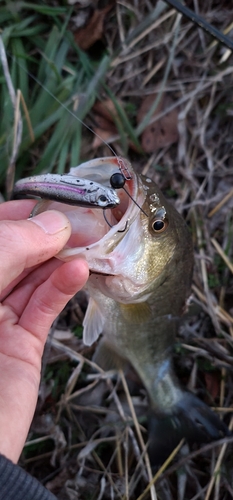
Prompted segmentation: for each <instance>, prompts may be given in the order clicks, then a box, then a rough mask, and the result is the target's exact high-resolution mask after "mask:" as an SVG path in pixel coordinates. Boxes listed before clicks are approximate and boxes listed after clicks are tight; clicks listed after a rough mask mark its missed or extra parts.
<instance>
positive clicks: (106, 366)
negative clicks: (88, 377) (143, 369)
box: [93, 339, 126, 371]
mask: <svg viewBox="0 0 233 500" xmlns="http://www.w3.org/2000/svg"><path fill="white" fill-rule="evenodd" d="M93 361H94V362H95V363H96V364H97V365H99V366H100V368H102V369H103V370H105V371H110V370H120V369H124V367H125V364H126V361H125V360H124V359H123V358H122V357H121V356H120V355H118V353H117V352H116V351H115V350H114V349H113V348H112V347H110V346H109V344H108V343H107V342H106V341H105V340H104V339H101V341H100V343H99V344H98V346H97V349H96V351H95V354H94V356H93Z"/></svg>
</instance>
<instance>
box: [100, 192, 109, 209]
mask: <svg viewBox="0 0 233 500" xmlns="http://www.w3.org/2000/svg"><path fill="white" fill-rule="evenodd" d="M107 202H108V199H107V197H106V196H105V195H104V194H101V195H100V196H99V198H98V204H99V206H100V207H105V206H106V205H107Z"/></svg>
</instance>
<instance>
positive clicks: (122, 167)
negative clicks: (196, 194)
mask: <svg viewBox="0 0 233 500" xmlns="http://www.w3.org/2000/svg"><path fill="white" fill-rule="evenodd" d="M6 53H7V55H8V56H9V57H10V58H11V59H12V60H13V61H14V62H16V64H17V65H18V66H19V67H20V68H21V69H23V71H24V72H25V73H26V74H27V75H29V76H30V78H32V80H34V81H35V82H36V83H37V84H38V85H39V86H40V87H41V88H42V89H43V90H44V91H45V92H47V94H49V95H50V97H52V98H53V99H54V100H55V101H56V102H57V103H58V104H59V105H60V106H61V107H62V108H63V109H65V111H67V112H68V113H69V114H70V115H71V116H73V118H75V119H76V120H77V121H78V122H79V123H81V124H82V125H83V126H84V127H85V128H86V129H87V130H89V131H90V132H91V133H92V134H94V135H95V136H96V137H98V139H100V140H101V141H102V142H103V144H105V146H107V147H108V148H109V149H110V151H111V152H112V153H113V155H114V156H115V158H116V159H117V162H118V166H119V170H120V172H121V173H120V174H117V173H116V174H113V175H112V177H111V179H112V178H113V176H114V175H121V176H122V178H123V180H124V183H123V185H122V186H118V187H117V186H115V187H114V186H113V184H112V182H111V179H110V183H111V186H112V188H113V189H120V187H121V188H122V189H124V191H125V192H126V194H127V195H128V196H129V198H130V199H131V200H132V201H133V202H134V203H135V205H137V207H138V208H139V209H140V210H141V211H142V212H143V213H144V214H145V215H146V216H147V217H149V216H148V215H147V214H146V212H145V211H144V210H143V208H142V207H140V205H139V204H138V203H137V202H136V200H134V198H133V197H132V196H131V194H130V193H129V192H128V191H127V189H126V188H125V187H124V184H125V181H127V180H130V179H132V176H131V175H130V173H129V172H128V169H127V167H126V165H125V163H124V159H123V158H122V157H121V156H118V155H117V154H116V152H115V151H114V149H113V148H112V147H111V146H110V144H108V143H107V142H106V141H105V140H104V139H103V138H102V137H101V136H100V135H99V134H97V133H96V132H95V131H94V130H93V129H92V128H91V127H89V125H87V124H86V123H85V122H84V121H83V120H81V118H79V117H78V116H77V115H76V114H75V113H74V112H73V111H71V110H70V109H69V108H68V107H67V106H66V105H65V104H63V103H62V102H61V101H60V99H58V97H56V96H55V95H54V94H53V93H52V92H51V91H50V90H49V89H48V88H47V87H45V85H44V84H43V83H41V82H40V80H39V79H38V78H37V77H36V76H34V75H33V74H32V73H31V72H30V71H28V70H26V69H25V68H24V67H23V66H22V65H21V64H20V62H19V61H18V60H17V59H16V57H15V56H12V55H11V54H10V53H9V52H7V51H6ZM103 212H104V219H105V220H106V222H107V224H108V225H109V226H110V227H113V226H111V224H110V223H109V222H108V220H107V218H106V214H105V210H103ZM126 227H127V223H126V226H125V228H124V229H123V230H122V231H119V232H124V231H125V230H126Z"/></svg>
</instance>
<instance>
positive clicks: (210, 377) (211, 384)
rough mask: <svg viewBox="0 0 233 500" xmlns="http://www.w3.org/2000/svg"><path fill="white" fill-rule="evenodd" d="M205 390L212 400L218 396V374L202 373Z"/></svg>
mask: <svg viewBox="0 0 233 500" xmlns="http://www.w3.org/2000/svg"><path fill="white" fill-rule="evenodd" d="M204 377H205V383H206V388H207V391H208V392H209V394H210V395H211V396H212V398H213V399H216V397H217V396H218V395H219V391H220V383H219V377H218V374H217V373H215V372H206V373H204Z"/></svg>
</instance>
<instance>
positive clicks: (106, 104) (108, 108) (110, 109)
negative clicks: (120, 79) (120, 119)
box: [93, 99, 122, 122]
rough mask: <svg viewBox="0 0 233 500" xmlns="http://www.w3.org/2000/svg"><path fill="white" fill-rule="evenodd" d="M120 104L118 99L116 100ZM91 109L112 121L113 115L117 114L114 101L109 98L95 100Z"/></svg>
mask: <svg viewBox="0 0 233 500" xmlns="http://www.w3.org/2000/svg"><path fill="white" fill-rule="evenodd" d="M117 102H118V103H119V105H120V106H121V105H122V104H121V102H120V101H119V99H118V100H117ZM93 111H94V112H95V113H97V114H98V115H100V116H102V117H103V118H106V120H108V121H110V122H113V117H116V116H117V110H116V107H115V104H114V102H113V101H112V100H111V99H105V101H96V102H95V104H94V106H93Z"/></svg>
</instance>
